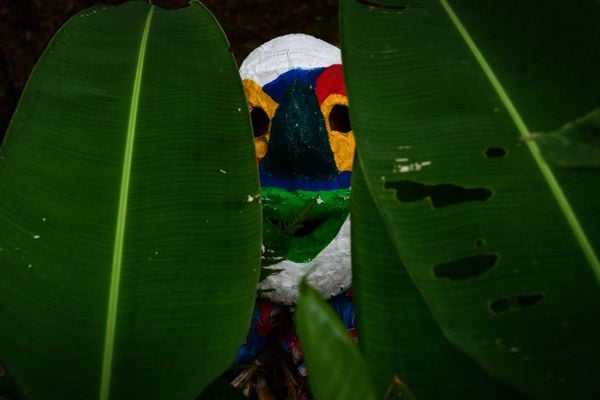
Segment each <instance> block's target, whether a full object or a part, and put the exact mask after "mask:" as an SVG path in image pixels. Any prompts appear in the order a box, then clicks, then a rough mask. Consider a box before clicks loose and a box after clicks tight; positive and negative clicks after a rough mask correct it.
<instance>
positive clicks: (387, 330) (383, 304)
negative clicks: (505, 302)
mask: <svg viewBox="0 0 600 400" xmlns="http://www.w3.org/2000/svg"><path fill="white" fill-rule="evenodd" d="M352 266H353V271H352V272H353V284H352V286H353V293H354V300H355V304H356V318H357V321H358V322H359V329H360V340H359V344H360V347H361V349H362V350H363V354H364V357H365V359H366V361H367V363H368V364H369V368H370V370H371V376H372V378H373V380H374V382H375V384H376V388H377V392H378V394H380V396H379V398H382V397H383V395H384V393H388V392H389V391H390V387H392V385H393V382H394V380H395V379H396V378H397V379H400V380H401V381H405V382H406V383H407V385H408V387H410V389H411V391H412V392H413V393H414V395H415V397H416V398H417V399H441V398H444V399H469V398H471V399H490V400H491V399H499V400H500V399H519V398H521V396H519V394H518V393H515V392H514V391H512V390H510V389H509V388H507V387H506V386H504V385H502V384H500V383H498V382H495V381H494V380H493V379H490V377H489V376H487V374H486V373H485V372H484V371H483V370H481V368H480V367H479V365H477V364H476V363H475V362H473V360H471V359H469V358H468V357H467V356H466V355H465V354H463V353H462V352H460V351H459V350H458V349H456V348H455V347H454V346H453V345H452V344H450V342H448V340H447V339H446V338H445V337H444V335H443V333H442V332H441V330H440V328H439V327H438V326H437V325H436V323H435V321H434V320H433V318H432V316H431V312H430V311H429V309H428V308H427V306H426V305H425V303H424V302H423V300H422V298H421V296H420V294H419V292H418V291H417V289H416V288H415V285H414V284H413V282H412V281H411V279H410V277H409V275H408V273H407V271H406V269H405V268H404V265H403V264H402V261H401V260H400V259H399V258H398V255H397V254H396V251H395V249H394V245H393V243H392V242H391V240H390V238H389V235H388V233H387V231H386V229H385V226H384V223H383V220H382V219H381V215H380V214H379V210H377V207H376V206H375V203H374V202H373V199H372V197H371V194H370V192H369V190H368V188H367V185H366V182H365V180H364V176H363V172H362V168H361V165H360V160H355V162H354V170H353V172H352Z"/></svg>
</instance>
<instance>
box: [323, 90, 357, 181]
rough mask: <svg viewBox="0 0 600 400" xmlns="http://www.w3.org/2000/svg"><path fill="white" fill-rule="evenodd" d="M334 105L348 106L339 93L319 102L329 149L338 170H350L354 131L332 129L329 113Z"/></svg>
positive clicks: (354, 144) (344, 98)
mask: <svg viewBox="0 0 600 400" xmlns="http://www.w3.org/2000/svg"><path fill="white" fill-rule="evenodd" d="M336 105H344V106H346V107H347V106H348V98H347V97H346V96H344V95H341V94H331V95H329V96H327V98H326V99H325V100H324V101H323V104H321V112H322V113H323V117H324V118H325V125H326V126H327V132H328V133H329V143H330V145H331V151H332V152H333V157H334V158H335V164H336V165H337V168H338V170H339V171H352V162H353V161H354V149H355V148H356V142H355V140H354V132H352V131H349V132H339V131H336V130H332V129H331V126H330V124H329V114H330V113H331V109H332V108H333V107H334V106H336Z"/></svg>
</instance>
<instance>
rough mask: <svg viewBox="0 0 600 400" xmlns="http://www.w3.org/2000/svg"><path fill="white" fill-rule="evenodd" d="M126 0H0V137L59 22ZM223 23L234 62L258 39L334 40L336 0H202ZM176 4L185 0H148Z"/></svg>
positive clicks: (60, 23) (168, 6) (169, 6)
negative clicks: (289, 36)
mask: <svg viewBox="0 0 600 400" xmlns="http://www.w3.org/2000/svg"><path fill="white" fill-rule="evenodd" d="M125 1H126V0H105V1H95V0H0V140H1V139H2V138H3V137H4V132H5V131H6V128H7V126H8V123H9V121H10V118H11V116H12V113H13V112H14V110H15V107H16V105H17V103H18V101H19V97H20V95H21V91H22V90H23V87H24V85H25V83H26V82H27V78H28V77H29V74H30V73H31V69H32V68H33V66H34V65H35V63H36V62H37V60H38V58H39V56H40V54H41V53H42V51H43V50H44V48H45V47H46V45H47V44H48V42H49V41H50V39H51V38H52V36H53V35H54V33H56V31H57V30H58V29H59V28H60V27H61V26H62V24H64V22H65V21H66V20H67V19H68V18H69V17H71V16H73V15H74V14H76V13H77V12H79V11H81V10H83V9H85V8H87V7H90V6H92V5H94V4H101V3H105V4H120V3H124V2H125ZM202 2H203V3H204V5H205V6H206V7H208V8H209V9H210V10H211V11H212V13H213V14H214V15H215V16H216V17H217V20H218V21H219V23H220V24H221V26H222V27H223V30H224V31H225V33H226V34H227V37H228V38H229V41H230V43H231V49H232V51H233V53H234V55H235V58H236V60H237V62H238V65H239V64H240V63H241V61H242V60H243V59H244V57H246V56H247V55H248V53H249V52H250V51H251V50H252V49H254V48H255V47H257V46H259V45H260V44H262V43H264V42H266V41H267V40H269V39H272V38H274V37H276V36H280V35H283V34H285V33H308V34H311V35H313V36H316V37H318V38H321V39H323V40H325V41H328V42H330V43H333V44H335V45H338V44H339V43H338V42H339V40H338V1H337V0H306V1H302V0H204V1H202ZM152 3H153V4H155V5H160V6H162V7H165V8H180V7H185V6H186V5H187V4H188V0H162V1H161V0H153V1H152Z"/></svg>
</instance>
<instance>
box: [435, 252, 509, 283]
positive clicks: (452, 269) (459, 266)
mask: <svg viewBox="0 0 600 400" xmlns="http://www.w3.org/2000/svg"><path fill="white" fill-rule="evenodd" d="M497 263H498V256H497V255H495V254H478V255H476V256H471V257H465V258H461V259H460V260H453V261H450V262H448V263H445V264H438V265H436V266H435V267H434V268H433V273H434V274H435V276H436V277H437V278H446V279H450V280H451V281H457V280H461V279H469V278H473V277H475V276H478V275H481V274H483V273H484V272H485V271H487V270H489V269H491V268H493V267H495V266H496V264H497Z"/></svg>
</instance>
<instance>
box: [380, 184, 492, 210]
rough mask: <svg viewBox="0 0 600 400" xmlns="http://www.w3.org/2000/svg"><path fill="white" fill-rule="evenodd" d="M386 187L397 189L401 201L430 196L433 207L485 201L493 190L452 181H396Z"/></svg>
mask: <svg viewBox="0 0 600 400" xmlns="http://www.w3.org/2000/svg"><path fill="white" fill-rule="evenodd" d="M385 188H386V189H394V190H396V198H397V199H398V201H400V202H401V203H414V202H417V201H421V200H424V199H426V198H430V199H431V205H432V206H433V208H442V207H448V206H452V205H456V204H460V203H466V202H471V201H485V200H488V199H489V198H490V197H491V196H492V191H491V190H489V189H486V188H464V187H462V186H457V185H453V184H451V183H443V184H440V185H426V184H423V183H418V182H412V181H396V182H386V183H385Z"/></svg>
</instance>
